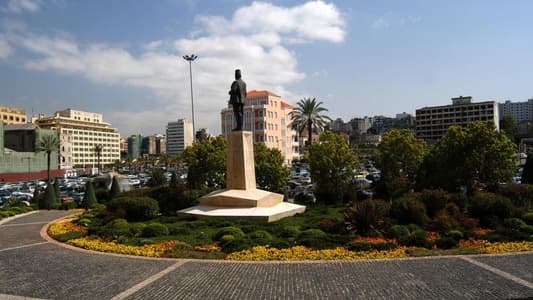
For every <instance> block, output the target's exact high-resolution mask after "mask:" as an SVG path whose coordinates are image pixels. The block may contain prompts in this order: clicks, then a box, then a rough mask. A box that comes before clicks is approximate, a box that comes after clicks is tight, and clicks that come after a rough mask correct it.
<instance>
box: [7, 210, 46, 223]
mask: <svg viewBox="0 0 533 300" xmlns="http://www.w3.org/2000/svg"><path fill="white" fill-rule="evenodd" d="M38 212H39V210H32V211H29V212H25V213H23V214H18V215H14V216H11V217H7V218H5V219H2V220H0V225H3V224H5V223H7V222H11V221H13V220H16V219H18V218H21V217H25V216H28V215H31V214H35V213H38Z"/></svg>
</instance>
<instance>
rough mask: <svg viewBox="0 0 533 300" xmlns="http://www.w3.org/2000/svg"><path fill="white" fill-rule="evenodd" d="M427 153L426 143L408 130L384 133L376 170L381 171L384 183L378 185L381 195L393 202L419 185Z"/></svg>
mask: <svg viewBox="0 0 533 300" xmlns="http://www.w3.org/2000/svg"><path fill="white" fill-rule="evenodd" d="M426 153H427V146H426V143H425V142H424V141H423V140H419V139H417V138H415V137H414V135H413V133H412V132H411V131H410V130H408V129H392V130H390V131H388V132H387V133H385V134H384V135H383V138H382V140H381V143H380V144H379V145H378V148H377V152H376V155H375V159H376V167H377V168H378V169H380V170H381V180H380V181H379V182H377V183H376V191H377V192H378V194H380V195H381V196H382V197H384V198H385V199H389V200H392V199H393V198H395V197H399V196H401V195H403V194H404V193H405V192H407V191H408V190H409V189H410V188H411V187H412V185H413V184H414V183H415V182H416V175H417V173H418V171H419V167H420V165H421V164H422V161H423V159H424V156H425V155H426Z"/></svg>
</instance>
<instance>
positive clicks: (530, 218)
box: [522, 212, 533, 226]
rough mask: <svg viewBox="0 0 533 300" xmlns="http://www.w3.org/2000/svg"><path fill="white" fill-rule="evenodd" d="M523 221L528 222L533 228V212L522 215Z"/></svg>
mask: <svg viewBox="0 0 533 300" xmlns="http://www.w3.org/2000/svg"><path fill="white" fill-rule="evenodd" d="M522 220H524V222H526V224H527V225H532V226H533V212H528V213H525V214H523V215H522Z"/></svg>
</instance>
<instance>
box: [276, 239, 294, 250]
mask: <svg viewBox="0 0 533 300" xmlns="http://www.w3.org/2000/svg"><path fill="white" fill-rule="evenodd" d="M271 246H272V247H274V248H277V249H286V248H290V247H292V246H294V245H293V244H292V243H290V242H289V241H286V240H283V239H274V240H273V241H272V244H271Z"/></svg>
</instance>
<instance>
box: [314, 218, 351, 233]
mask: <svg viewBox="0 0 533 300" xmlns="http://www.w3.org/2000/svg"><path fill="white" fill-rule="evenodd" d="M344 227H345V224H344V222H343V221H342V220H336V219H333V218H324V219H322V220H320V230H322V231H324V232H327V233H333V234H335V233H342V232H344Z"/></svg>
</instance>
